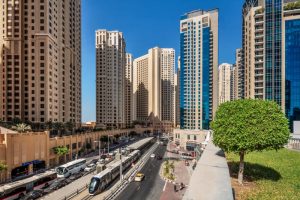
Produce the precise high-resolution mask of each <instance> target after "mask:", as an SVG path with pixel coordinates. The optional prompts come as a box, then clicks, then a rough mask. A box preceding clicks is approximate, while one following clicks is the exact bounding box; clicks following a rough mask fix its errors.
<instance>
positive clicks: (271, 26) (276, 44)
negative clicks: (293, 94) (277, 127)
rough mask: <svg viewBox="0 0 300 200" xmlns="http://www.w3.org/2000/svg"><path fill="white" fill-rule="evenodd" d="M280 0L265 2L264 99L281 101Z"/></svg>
mask: <svg viewBox="0 0 300 200" xmlns="http://www.w3.org/2000/svg"><path fill="white" fill-rule="evenodd" d="M281 34H282V0H265V99H266V100H274V101H275V102H277V103H278V104H279V105H281V103H282V102H281V101H282V98H281V97H282V91H281V87H282V84H281V83H282V40H281Z"/></svg>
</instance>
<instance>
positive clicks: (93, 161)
mask: <svg viewBox="0 0 300 200" xmlns="http://www.w3.org/2000/svg"><path fill="white" fill-rule="evenodd" d="M98 160H99V159H97V158H95V159H93V160H92V161H91V163H94V164H96V163H97V162H98Z"/></svg>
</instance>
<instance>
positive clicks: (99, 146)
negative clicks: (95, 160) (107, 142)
mask: <svg viewBox="0 0 300 200" xmlns="http://www.w3.org/2000/svg"><path fill="white" fill-rule="evenodd" d="M94 142H98V141H94ZM98 147H99V160H100V159H101V140H100V139H99V146H98Z"/></svg>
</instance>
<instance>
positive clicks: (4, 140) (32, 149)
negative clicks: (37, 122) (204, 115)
mask: <svg viewBox="0 0 300 200" xmlns="http://www.w3.org/2000/svg"><path fill="white" fill-rule="evenodd" d="M157 128H161V127H157ZM0 130H1V132H0V161H1V162H3V163H4V164H5V165H7V170H6V171H3V172H2V173H0V183H1V182H4V181H8V180H11V179H12V178H14V177H16V176H22V175H29V174H31V173H35V172H36V171H38V170H40V169H45V168H50V167H55V166H57V165H60V164H62V163H65V162H68V161H70V160H73V159H74V158H76V155H79V153H80V152H81V153H84V152H85V151H87V149H86V144H88V143H89V144H90V145H91V149H96V147H97V146H98V142H97V143H94V141H99V140H100V137H101V136H107V135H110V136H116V135H118V136H127V135H128V134H130V132H132V131H134V132H136V133H138V134H143V133H144V132H145V131H147V132H149V131H150V132H152V133H153V131H154V129H153V128H152V127H150V128H142V127H136V128H135V129H123V130H110V131H99V132H89V133H85V134H76V135H70V136H63V137H52V138H51V137H50V136H49V132H35V133H15V132H12V131H10V130H8V131H5V130H3V129H0ZM59 146H63V147H67V148H68V149H69V152H68V153H67V154H66V155H63V156H60V157H59V156H58V155H56V154H55V152H54V148H55V147H59ZM91 149H90V150H91Z"/></svg>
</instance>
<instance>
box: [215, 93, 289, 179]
mask: <svg viewBox="0 0 300 200" xmlns="http://www.w3.org/2000/svg"><path fill="white" fill-rule="evenodd" d="M211 127H212V130H213V133H214V135H213V143H214V144H215V145H217V146H219V147H220V148H222V149H223V150H224V151H226V152H234V153H238V154H239V155H240V170H239V183H240V184H242V181H243V172H244V155H245V154H247V153H249V152H252V151H262V150H271V149H275V150H278V149H280V148H282V147H283V146H284V145H285V144H286V143H287V141H288V139H289V137H290V132H289V127H288V120H287V118H286V117H285V115H284V113H283V112H282V110H281V108H280V107H279V106H278V105H277V104H276V103H275V102H272V101H263V100H251V99H243V100H236V101H231V102H225V103H223V104H221V105H220V106H219V108H218V110H217V112H216V117H215V120H214V121H213V122H212V123H211Z"/></svg>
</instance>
